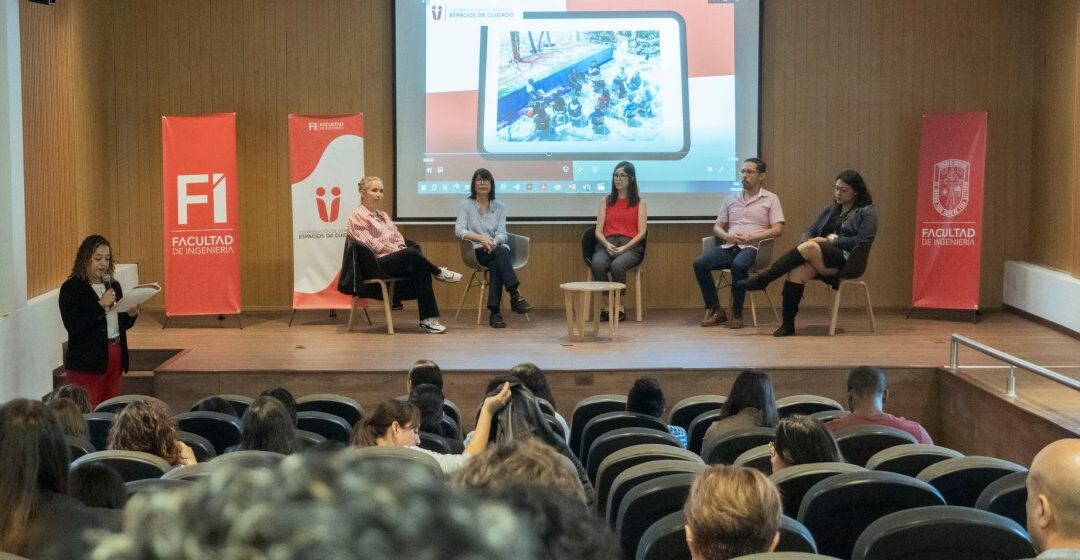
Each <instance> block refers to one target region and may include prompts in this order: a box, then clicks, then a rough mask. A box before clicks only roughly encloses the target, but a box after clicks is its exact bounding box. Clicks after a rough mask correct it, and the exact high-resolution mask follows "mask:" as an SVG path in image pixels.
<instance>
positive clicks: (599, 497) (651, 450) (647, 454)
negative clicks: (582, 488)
mask: <svg viewBox="0 0 1080 560" xmlns="http://www.w3.org/2000/svg"><path fill="white" fill-rule="evenodd" d="M663 460H673V461H679V460H681V461H689V462H691V463H698V464H702V461H701V457H699V456H698V455H697V454H695V453H692V452H690V451H687V450H686V449H682V448H680V447H672V446H671V445H670V444H668V443H662V444H656V443H646V444H639V445H632V446H630V447H624V448H622V449H619V450H618V451H615V452H614V453H612V454H611V455H608V456H607V458H606V459H604V460H603V462H601V463H600V469H599V470H598V471H597V473H596V481H595V484H594V485H593V486H594V487H595V488H596V511H598V512H599V513H600V514H601V515H603V514H604V513H605V512H606V511H607V503H608V495H609V494H610V493H611V487H612V484H613V483H614V482H615V478H616V477H618V476H619V475H620V474H622V473H623V472H624V471H626V470H627V469H629V468H631V467H635V466H637V465H641V464H644V463H648V462H650V461H663Z"/></svg>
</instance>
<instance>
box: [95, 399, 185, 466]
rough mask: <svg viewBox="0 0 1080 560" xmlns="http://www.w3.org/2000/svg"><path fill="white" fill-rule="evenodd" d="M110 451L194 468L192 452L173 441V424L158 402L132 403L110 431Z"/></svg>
mask: <svg viewBox="0 0 1080 560" xmlns="http://www.w3.org/2000/svg"><path fill="white" fill-rule="evenodd" d="M108 441H109V443H108V447H109V449H122V450H126V451H142V452H144V453H149V454H151V455H157V456H158V457H161V458H162V459H165V461H167V462H168V463H169V464H170V465H172V466H174V467H179V466H181V465H194V464H195V462H196V461H195V452H194V451H192V450H191V448H190V447H188V446H187V445H186V444H184V442H182V441H179V440H177V439H176V425H175V424H174V423H173V419H172V418H171V416H170V414H169V411H168V409H167V408H165V405H163V404H161V403H160V402H158V401H149V400H138V401H131V402H130V403H128V405H127V406H125V407H124V408H123V409H122V410H121V411H120V413H119V414H117V415H116V419H115V420H113V425H112V427H111V428H109V440H108Z"/></svg>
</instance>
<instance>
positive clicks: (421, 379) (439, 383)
mask: <svg viewBox="0 0 1080 560" xmlns="http://www.w3.org/2000/svg"><path fill="white" fill-rule="evenodd" d="M424 383H428V384H431V385H434V386H436V387H438V388H439V390H440V391H442V390H443V378H442V369H440V368H439V364H436V363H435V362H433V361H431V360H416V363H414V364H413V365H412V367H411V368H409V377H408V378H407V379H406V380H405V390H406V391H412V388H413V387H416V386H417V385H421V384H424Z"/></svg>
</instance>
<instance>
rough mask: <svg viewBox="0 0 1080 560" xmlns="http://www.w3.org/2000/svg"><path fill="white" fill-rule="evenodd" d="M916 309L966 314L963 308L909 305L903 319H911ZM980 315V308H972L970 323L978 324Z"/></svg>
mask: <svg viewBox="0 0 1080 560" xmlns="http://www.w3.org/2000/svg"><path fill="white" fill-rule="evenodd" d="M916 310H919V311H934V312H938V313H940V312H942V311H944V312H946V313H948V314H949V315H952V314H953V313H954V312H959V313H962V314H965V315H966V314H967V313H966V311H967V310H965V309H941V308H936V307H911V308H908V312H907V315H905V316H904V319H911V315H912V313H915V311H916ZM981 315H982V310H981V309H972V310H971V324H972V325H978V324H979V317H980V316H981Z"/></svg>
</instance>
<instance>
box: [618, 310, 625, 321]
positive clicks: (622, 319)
mask: <svg viewBox="0 0 1080 560" xmlns="http://www.w3.org/2000/svg"><path fill="white" fill-rule="evenodd" d="M625 320H626V312H625V311H620V312H619V322H620V323H621V322H623V321H625Z"/></svg>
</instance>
